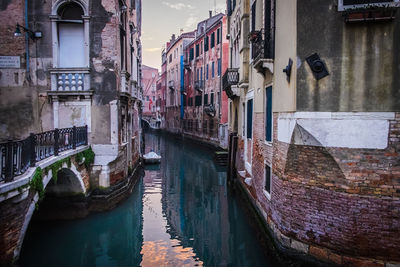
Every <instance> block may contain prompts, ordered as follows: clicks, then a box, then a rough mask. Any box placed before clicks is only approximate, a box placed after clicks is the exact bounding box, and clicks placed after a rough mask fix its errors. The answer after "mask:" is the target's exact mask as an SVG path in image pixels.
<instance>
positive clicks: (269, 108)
mask: <svg viewBox="0 0 400 267" xmlns="http://www.w3.org/2000/svg"><path fill="white" fill-rule="evenodd" d="M266 98H267V99H266V100H267V101H266V110H265V114H266V118H265V139H266V140H267V141H268V142H271V141H272V86H270V87H268V88H267V90H266Z"/></svg>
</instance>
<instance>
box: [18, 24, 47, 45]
mask: <svg viewBox="0 0 400 267" xmlns="http://www.w3.org/2000/svg"><path fill="white" fill-rule="evenodd" d="M21 28H22V29H23V30H24V31H25V32H27V33H28V35H29V37H30V38H31V39H32V40H34V41H35V40H36V39H38V38H42V32H39V31H37V32H34V31H32V30H30V29H28V28H25V27H24V26H21V25H19V24H17V26H16V27H15V32H14V36H15V37H20V36H21V35H22V33H21Z"/></svg>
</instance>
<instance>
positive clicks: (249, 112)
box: [247, 99, 253, 139]
mask: <svg viewBox="0 0 400 267" xmlns="http://www.w3.org/2000/svg"><path fill="white" fill-rule="evenodd" d="M252 134H253V99H250V100H248V101H247V138H249V139H251V138H252Z"/></svg>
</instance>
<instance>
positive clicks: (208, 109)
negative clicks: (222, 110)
mask: <svg viewBox="0 0 400 267" xmlns="http://www.w3.org/2000/svg"><path fill="white" fill-rule="evenodd" d="M203 110H204V112H205V113H206V114H207V115H208V116H210V117H215V114H216V110H215V107H214V105H213V104H210V105H207V106H204V109H203Z"/></svg>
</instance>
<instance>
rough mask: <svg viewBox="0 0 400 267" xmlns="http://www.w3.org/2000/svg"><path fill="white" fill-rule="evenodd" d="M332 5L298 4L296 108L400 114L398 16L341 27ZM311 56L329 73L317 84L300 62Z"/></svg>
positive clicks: (306, 0)
mask: <svg viewBox="0 0 400 267" xmlns="http://www.w3.org/2000/svg"><path fill="white" fill-rule="evenodd" d="M336 4H337V0H330V1H319V0H298V1H297V14H296V16H297V56H298V61H299V62H298V63H297V64H298V65H299V66H298V75H297V110H298V111H399V110H400V90H399V88H400V80H399V75H400V17H399V14H398V12H397V15H396V19H395V20H393V21H385V22H357V23H346V22H345V19H344V17H343V13H342V12H338V11H337V6H336ZM311 14H312V15H311ZM285 34H286V33H285ZM277 47H278V46H277ZM313 53H318V54H319V56H320V57H321V59H322V60H323V61H324V62H325V64H326V66H327V68H328V71H329V73H330V75H329V76H327V77H325V78H323V79H321V80H319V81H317V80H315V79H314V77H313V74H312V72H311V69H310V67H309V66H308V64H307V62H306V61H305V59H306V58H307V57H308V56H310V55H311V54H313Z"/></svg>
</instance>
